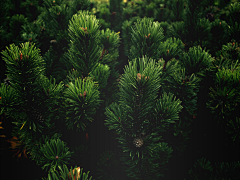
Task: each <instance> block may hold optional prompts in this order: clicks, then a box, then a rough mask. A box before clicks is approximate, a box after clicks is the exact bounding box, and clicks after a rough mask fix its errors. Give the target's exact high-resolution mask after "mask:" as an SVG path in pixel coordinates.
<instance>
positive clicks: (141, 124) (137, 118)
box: [105, 57, 182, 179]
mask: <svg viewBox="0 0 240 180" xmlns="http://www.w3.org/2000/svg"><path fill="white" fill-rule="evenodd" d="M160 74H161V68H159V66H158V65H157V64H156V63H155V62H154V60H153V59H151V58H150V59H148V58H147V57H143V58H141V59H140V58H139V59H134V60H132V61H130V62H129V66H126V67H125V72H124V74H123V75H122V76H121V80H120V84H119V87H120V92H119V96H120V100H119V102H118V104H117V103H112V104H111V105H109V107H107V108H106V113H105V114H106V115H107V120H105V121H106V123H105V125H106V126H108V128H109V130H111V129H113V130H115V131H116V132H117V133H118V135H119V137H118V138H117V139H118V140H119V144H120V147H122V151H123V153H122V157H121V160H122V161H123V163H124V167H125V170H126V173H127V175H128V176H129V177H131V178H135V179H141V176H143V177H145V176H150V175H149V174H151V173H150V172H152V171H154V174H153V175H152V176H153V177H155V178H153V179H156V178H157V177H160V176H163V174H162V171H164V170H165V169H164V165H165V164H166V163H167V159H168V158H169V157H170V153H171V148H169V147H167V146H166V144H164V143H162V146H161V143H160V144H158V143H159V141H160V140H161V136H160V134H161V132H164V131H165V130H166V129H167V127H168V125H169V123H171V122H172V121H174V120H178V115H177V114H178V113H179V111H180V110H181V109H182V107H181V105H180V101H179V100H175V97H174V98H173V94H163V97H162V99H160V100H156V97H157V92H158V90H159V88H160V87H161V79H160ZM154 107H156V108H154ZM147 137H149V141H147V143H145V140H144V139H148V138H147ZM145 147H146V148H148V147H149V148H150V147H151V149H152V150H151V151H150V150H149V151H148V150H146V151H145ZM162 151H163V152H164V153H163V154H161V153H160V152H162ZM144 153H145V154H144ZM155 153H156V154H160V155H159V159H158V160H160V161H155V160H153V159H152V160H151V158H150V162H146V166H145V164H144V160H145V161H146V160H147V159H148V156H149V157H153V156H155ZM163 156H164V157H163ZM155 157H156V156H155ZM157 167H159V168H161V170H159V169H158V168H157ZM155 168H156V169H155ZM155 170H156V171H158V172H156V171H155Z"/></svg>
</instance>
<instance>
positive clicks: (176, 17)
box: [169, 0, 184, 21]
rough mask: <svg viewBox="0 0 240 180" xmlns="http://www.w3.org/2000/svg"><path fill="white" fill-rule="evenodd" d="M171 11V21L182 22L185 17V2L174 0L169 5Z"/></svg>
mask: <svg viewBox="0 0 240 180" xmlns="http://www.w3.org/2000/svg"><path fill="white" fill-rule="evenodd" d="M169 5H170V7H169V9H171V10H172V11H171V13H170V19H171V20H172V21H182V17H183V15H184V1H183V0H172V1H170V3H169Z"/></svg>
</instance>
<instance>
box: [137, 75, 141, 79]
mask: <svg viewBox="0 0 240 180" xmlns="http://www.w3.org/2000/svg"><path fill="white" fill-rule="evenodd" d="M137 76H138V77H137V80H138V81H139V80H141V74H140V73H137Z"/></svg>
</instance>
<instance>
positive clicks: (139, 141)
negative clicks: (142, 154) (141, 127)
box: [133, 137, 143, 147]
mask: <svg viewBox="0 0 240 180" xmlns="http://www.w3.org/2000/svg"><path fill="white" fill-rule="evenodd" d="M133 144H134V145H135V146H136V147H141V146H142V145H143V139H142V138H139V137H136V138H134V140H133Z"/></svg>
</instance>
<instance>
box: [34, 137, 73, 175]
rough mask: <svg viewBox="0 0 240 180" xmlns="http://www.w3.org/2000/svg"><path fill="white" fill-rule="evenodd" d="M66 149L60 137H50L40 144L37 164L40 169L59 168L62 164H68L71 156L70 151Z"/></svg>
mask: <svg viewBox="0 0 240 180" xmlns="http://www.w3.org/2000/svg"><path fill="white" fill-rule="evenodd" d="M68 149H69V148H68V147H66V144H65V143H64V142H63V141H61V140H60V139H55V138H54V139H51V140H50V141H47V142H46V143H45V144H43V145H41V146H40V148H39V154H40V156H39V159H37V164H38V165H41V166H42V169H45V168H46V171H49V170H50V171H51V169H53V170H56V168H58V169H61V167H63V165H64V164H68V161H69V159H70V157H71V152H70V151H68Z"/></svg>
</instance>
